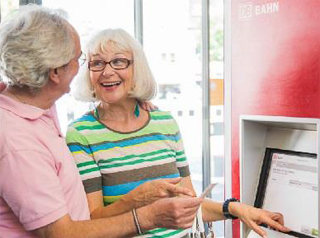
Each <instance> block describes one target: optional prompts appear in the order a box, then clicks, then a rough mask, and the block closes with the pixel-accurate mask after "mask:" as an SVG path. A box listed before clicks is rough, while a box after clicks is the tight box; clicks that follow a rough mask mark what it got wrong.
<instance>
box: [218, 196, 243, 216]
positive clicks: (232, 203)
mask: <svg viewBox="0 0 320 238" xmlns="http://www.w3.org/2000/svg"><path fill="white" fill-rule="evenodd" d="M239 202H240V201H239V200H238V199H236V198H229V199H227V200H225V201H224V203H223V205H222V212H223V215H224V217H225V218H226V219H237V218H238V217H239V214H238V212H237V210H238V209H237V207H238V206H239V205H240V204H239Z"/></svg>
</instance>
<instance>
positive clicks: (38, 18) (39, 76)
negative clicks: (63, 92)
mask: <svg viewBox="0 0 320 238" xmlns="http://www.w3.org/2000/svg"><path fill="white" fill-rule="evenodd" d="M64 15H65V12H62V11H57V10H50V9H46V8H44V7H40V6H36V5H27V6H21V7H20V8H19V10H17V11H16V12H15V13H13V14H12V16H11V17H10V18H9V19H8V20H6V21H5V22H3V23H1V26H0V73H1V75H2V76H4V79H6V81H7V83H8V84H9V85H12V86H18V87H28V88H30V89H32V90H33V91H37V90H39V89H41V88H42V87H43V86H44V85H45V84H46V83H47V81H48V79H49V70H50V68H58V67H61V66H63V65H65V64H67V63H68V62H69V61H70V60H71V59H72V58H74V57H75V54H76V52H75V50H76V49H75V42H74V36H73V34H74V32H75V30H74V28H73V27H72V26H71V25H70V24H69V23H68V21H67V20H66V19H65V16H64Z"/></svg>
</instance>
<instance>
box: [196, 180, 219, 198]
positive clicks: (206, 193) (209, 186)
mask: <svg viewBox="0 0 320 238" xmlns="http://www.w3.org/2000/svg"><path fill="white" fill-rule="evenodd" d="M217 184H218V183H211V184H209V185H208V186H207V187H206V189H205V190H204V191H203V192H202V193H201V195H200V196H199V198H205V197H206V196H207V195H208V194H209V193H210V191H211V190H212V189H213V188H214V187H215V186H216V185H217Z"/></svg>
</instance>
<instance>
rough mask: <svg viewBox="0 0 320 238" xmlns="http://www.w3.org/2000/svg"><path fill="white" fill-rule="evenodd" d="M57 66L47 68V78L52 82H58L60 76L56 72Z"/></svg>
mask: <svg viewBox="0 0 320 238" xmlns="http://www.w3.org/2000/svg"><path fill="white" fill-rule="evenodd" d="M58 70H59V69H58V68H54V69H50V70H49V80H52V82H54V83H56V84H58V83H59V82H60V77H59V73H58Z"/></svg>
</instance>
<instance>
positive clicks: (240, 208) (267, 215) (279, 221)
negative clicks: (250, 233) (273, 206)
mask: <svg viewBox="0 0 320 238" xmlns="http://www.w3.org/2000/svg"><path fill="white" fill-rule="evenodd" d="M229 211H230V213H231V214H232V215H234V216H237V217H238V218H239V219H240V220H241V221H243V222H244V223H246V224H247V226H249V227H250V228H252V229H253V230H254V231H255V232H257V233H258V234H259V235H260V236H262V237H267V234H266V232H265V231H264V230H263V229H262V228H261V227H260V226H259V225H260V224H262V223H263V224H266V225H268V226H270V227H271V228H273V229H275V230H278V231H283V232H289V231H290V229H289V228H287V227H285V226H283V225H284V219H283V216H282V214H280V213H277V212H269V211H266V210H263V209H259V208H255V207H252V206H249V205H246V204H244V203H238V202H230V203H229Z"/></svg>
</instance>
